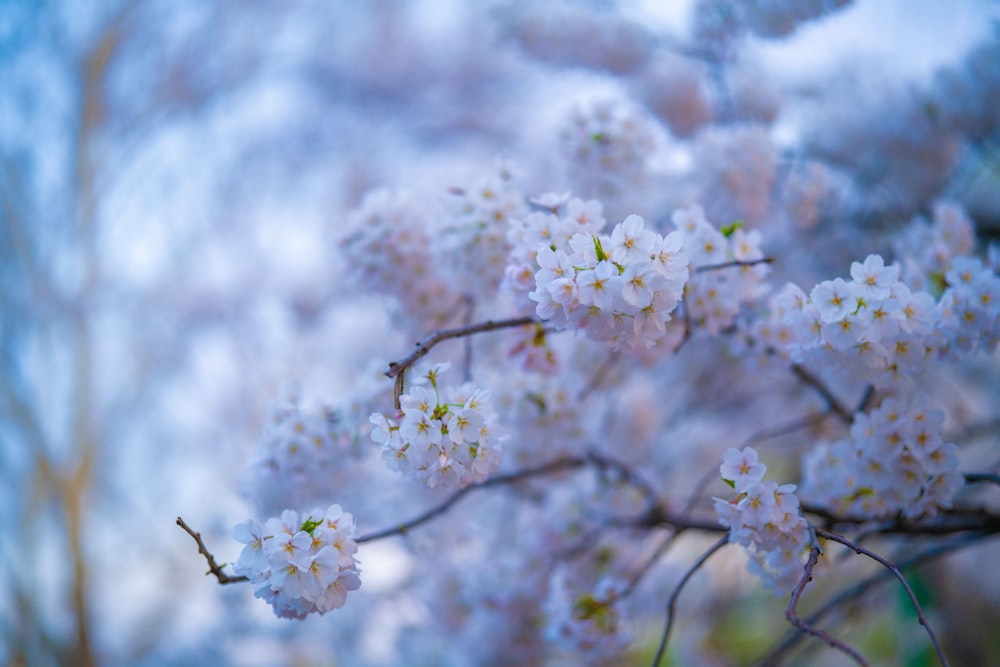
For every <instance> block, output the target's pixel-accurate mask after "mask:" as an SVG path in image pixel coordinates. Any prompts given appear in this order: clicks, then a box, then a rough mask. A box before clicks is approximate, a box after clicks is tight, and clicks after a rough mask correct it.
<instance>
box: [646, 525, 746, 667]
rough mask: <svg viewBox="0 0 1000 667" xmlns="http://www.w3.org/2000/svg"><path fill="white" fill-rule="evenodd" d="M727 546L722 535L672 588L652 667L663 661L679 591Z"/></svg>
mask: <svg viewBox="0 0 1000 667" xmlns="http://www.w3.org/2000/svg"><path fill="white" fill-rule="evenodd" d="M727 544H729V535H728V533H727V534H726V535H723V536H722V537H720V538H719V539H718V540H717V541H716V542H715V544H713V545H712V546H710V547H709V548H708V549H707V550H706V551H705V553H703V554H702V555H701V556H700V557H699V558H698V560H696V561H695V562H694V565H692V566H691V567H689V568H688V571H687V572H685V573H684V576H683V577H681V580H680V581H679V582H677V585H676V586H674V590H673V591H671V592H670V598H668V599H667V621H666V623H665V624H664V626H663V634H662V635H661V636H660V645H659V646H657V647H656V655H655V656H653V667H659V665H660V662H661V661H662V660H663V656H664V654H665V653H666V651H667V643H668V642H669V641H670V631H671V630H672V629H673V627H674V618H675V617H676V613H675V612H676V607H677V599H678V598H679V597H680V595H681V591H682V590H684V587H685V586H686V585H687V583H688V581H690V580H691V577H693V576H694V573H695V572H697V571H698V570H700V569H701V568H702V566H703V565H704V564H705V562H706V561H708V559H709V558H711V557H712V555H713V554H714V553H715V552H716V551H718V550H719V549H721V548H722V547H724V546H726V545H727Z"/></svg>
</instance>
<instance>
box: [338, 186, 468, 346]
mask: <svg viewBox="0 0 1000 667" xmlns="http://www.w3.org/2000/svg"><path fill="white" fill-rule="evenodd" d="M429 212H430V209H429V207H428V206H427V204H426V203H425V202H421V201H418V200H417V199H415V198H414V197H412V196H410V195H409V194H407V193H404V192H391V191H389V190H386V189H380V190H375V191H373V192H370V193H369V194H367V195H366V196H365V198H364V200H363V201H362V203H361V206H360V207H359V208H358V209H357V210H355V211H354V212H353V213H352V215H351V220H350V225H349V226H350V229H351V233H350V234H349V235H348V236H347V237H346V238H345V239H344V242H343V248H342V249H343V251H344V254H345V258H346V261H347V262H348V265H349V266H350V267H351V272H352V273H354V274H356V275H357V277H358V279H359V280H360V281H362V284H363V285H364V288H365V290H366V291H375V292H380V293H382V294H386V295H388V296H390V297H393V298H394V299H395V300H396V301H397V302H398V304H399V306H400V308H401V309H402V310H403V312H404V313H406V314H407V315H408V316H409V317H410V318H411V319H412V320H414V321H415V323H416V325H417V326H418V327H420V329H421V330H426V329H433V328H436V327H438V326H440V325H441V324H442V323H444V322H446V321H447V320H448V319H449V318H450V316H451V315H452V314H453V310H454V306H455V304H456V303H457V302H458V300H459V298H460V294H459V293H458V292H456V291H455V289H454V288H453V287H452V284H451V282H450V281H448V280H446V279H445V278H444V276H442V275H440V273H438V272H437V271H435V270H434V268H435V267H436V266H437V264H438V263H437V262H435V260H434V257H435V255H434V253H435V247H434V242H433V240H432V236H431V233H430V231H429V230H430V222H431V219H430V216H429Z"/></svg>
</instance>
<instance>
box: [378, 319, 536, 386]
mask: <svg viewBox="0 0 1000 667" xmlns="http://www.w3.org/2000/svg"><path fill="white" fill-rule="evenodd" d="M537 322H538V320H536V319H535V318H534V317H531V316H525V317H515V318H513V319H509V320H487V321H485V322H477V323H476V324H468V325H465V326H461V327H455V328H454V329H441V330H440V331H432V332H431V333H429V334H427V335H426V336H425V337H424V339H423V340H421V341H420V342H418V343H417V345H416V349H415V350H414V351H413V352H410V353H409V354H408V355H406V356H405V357H403V358H402V359H400V360H399V361H394V362H392V363H390V364H389V370H387V371H386V372H385V376H386V377H388V378H394V377H396V376H397V375H399V374H400V373H402V372H404V371H406V370H407V369H408V368H410V367H411V366H412V365H413V364H415V363H416V362H417V361H418V360H420V359H421V358H422V357H423V356H424V355H426V354H427V353H428V352H430V351H431V349H432V348H433V347H434V346H435V345H437V344H438V343H441V342H444V341H446V340H450V339H452V338H461V337H463V336H471V335H472V334H477V333H482V332H484V331H496V330H498V329H509V328H511V327H523V326H525V325H526V324H535V323H537Z"/></svg>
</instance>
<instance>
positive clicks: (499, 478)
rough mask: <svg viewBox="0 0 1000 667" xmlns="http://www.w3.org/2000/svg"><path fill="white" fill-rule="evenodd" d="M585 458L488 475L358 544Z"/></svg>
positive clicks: (571, 467) (578, 464)
mask: <svg viewBox="0 0 1000 667" xmlns="http://www.w3.org/2000/svg"><path fill="white" fill-rule="evenodd" d="M587 461H588V460H587V459H584V458H578V457H565V458H559V459H556V460H554V461H550V462H549V463H545V464H543V465H540V466H537V467H535V468H525V469H524V470H519V471H516V472H513V473H509V474H507V475H496V476H495V477H490V478H489V479H487V480H484V481H482V482H476V483H474V484H469V485H468V486H466V487H463V488H461V489H459V490H458V491H456V492H455V493H453V494H452V495H450V496H449V497H448V498H447V499H446V500H445V501H444V502H443V503H441V504H440V505H437V506H435V507H432V508H431V509H429V510H427V511H426V512H424V513H423V514H420V515H418V516H416V517H414V518H412V519H410V520H408V521H404V522H403V523H401V524H399V525H397V526H394V527H392V528H385V529H383V530H378V531H375V532H374V533H368V534H367V535H362V536H361V537H359V538H358V539H357V542H358V544H362V543H364V542H374V541H376V540H381V539H383V538H386V537H391V536H393V535H405V534H406V533H407V532H408V531H410V530H412V529H414V528H416V527H417V526H421V525H423V524H425V523H427V522H428V521H431V520H432V519H435V518H437V517H438V516H440V515H442V514H444V513H445V512H447V511H448V510H449V509H451V508H452V507H453V506H454V505H455V504H456V503H457V502H458V501H459V500H461V499H462V498H464V497H465V496H467V495H469V494H470V493H472V492H473V491H480V490H482V489H488V488H491V487H495V486H506V485H508V484H515V483H517V482H520V481H523V480H526V479H530V478H532V477H542V476H545V475H551V474H553V473H557V472H562V471H564V470H574V469H577V468H582V467H584V466H585V465H587Z"/></svg>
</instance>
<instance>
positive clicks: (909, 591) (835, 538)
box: [816, 528, 949, 667]
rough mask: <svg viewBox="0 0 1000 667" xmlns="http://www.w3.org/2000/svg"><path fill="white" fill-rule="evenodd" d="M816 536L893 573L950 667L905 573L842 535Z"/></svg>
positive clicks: (819, 530)
mask: <svg viewBox="0 0 1000 667" xmlns="http://www.w3.org/2000/svg"><path fill="white" fill-rule="evenodd" d="M816 534H817V535H819V536H821V537H823V538H826V539H828V540H833V541H834V542H839V543H840V544H843V545H844V546H845V547H848V548H849V549H853V550H854V552H855V553H858V554H864V555H865V556H868V557H869V558H871V559H872V560H874V561H876V562H878V563H880V564H881V565H882V566H883V567H885V568H886V569H887V570H889V571H890V572H892V576H894V577H896V579H898V580H899V583H901V584H902V585H903V588H905V589H906V594H907V595H908V596H909V597H910V603H911V604H913V609H914V610H915V611H916V612H917V620H918V621H919V622H920V625H922V626H924V629H925V630H927V635H928V636H929V637H930V638H931V644H933V645H934V650H935V651H936V652H937V655H938V658H939V659H940V660H941V664H942V665H943V666H944V667H949V663H948V658H946V657H945V655H944V651H942V650H941V644H940V643H939V642H938V638H937V635H935V634H934V629H933V628H931V625H930V623H929V622H928V621H927V617H926V616H924V611H923V609H921V608H920V603H919V602H918V601H917V596H916V595H914V594H913V589H912V588H910V584H909V583H908V582H907V581H906V577H904V576H903V573H902V572H900V571H899V568H898V567H896V566H895V565H894V564H893V563H891V562H890V561H888V560H886V559H885V558H882V557H881V556H879V555H878V554H877V553H875V552H874V551H869V550H868V549H866V548H864V547H863V546H861V545H860V544H858V543H856V542H852V541H851V540H849V539H847V538H846V537H844V536H842V535H838V534H836V533H831V532H829V531H826V530H823V529H821V528H817V529H816Z"/></svg>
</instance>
